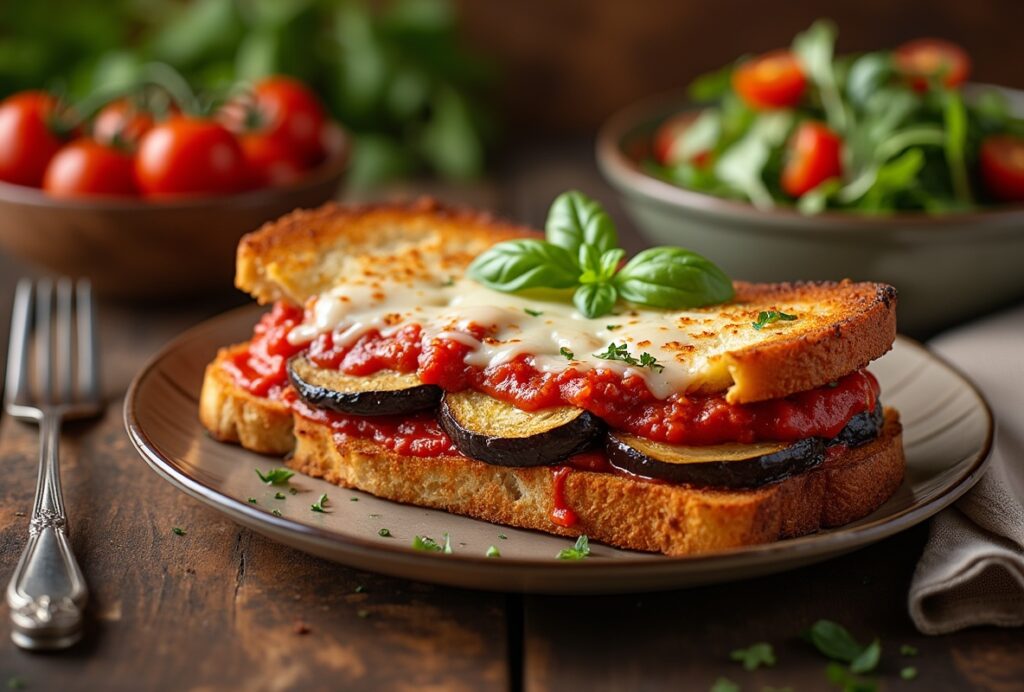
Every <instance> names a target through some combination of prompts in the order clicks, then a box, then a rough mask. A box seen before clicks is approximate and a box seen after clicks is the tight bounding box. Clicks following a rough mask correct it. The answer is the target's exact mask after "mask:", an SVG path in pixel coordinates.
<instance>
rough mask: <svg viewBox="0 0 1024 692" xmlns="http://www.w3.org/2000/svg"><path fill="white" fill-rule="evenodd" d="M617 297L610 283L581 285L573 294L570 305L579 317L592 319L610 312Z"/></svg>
mask: <svg viewBox="0 0 1024 692" xmlns="http://www.w3.org/2000/svg"><path fill="white" fill-rule="evenodd" d="M618 297H619V292H618V290H616V288H615V286H614V285H612V284H610V283H600V284H583V285H582V286H580V287H579V288H577V289H576V292H575V293H574V294H573V296H572V303H573V305H575V306H576V309H577V310H579V311H580V314H581V315H583V316H584V317H587V318H591V319H593V318H594V317H600V316H601V315H607V314H608V313H609V312H611V311H612V308H614V307H615V301H616V300H617V299H618Z"/></svg>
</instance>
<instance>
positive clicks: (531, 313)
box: [523, 308, 544, 317]
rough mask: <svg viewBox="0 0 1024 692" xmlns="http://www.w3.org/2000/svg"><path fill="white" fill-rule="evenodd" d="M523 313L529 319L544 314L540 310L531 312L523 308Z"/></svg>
mask: <svg viewBox="0 0 1024 692" xmlns="http://www.w3.org/2000/svg"><path fill="white" fill-rule="evenodd" d="M523 312H525V313H526V314H527V315H529V316H530V317H540V316H541V315H543V314H544V313H543V312H541V311H540V310H531V309H530V308H523Z"/></svg>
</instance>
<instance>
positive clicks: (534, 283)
mask: <svg viewBox="0 0 1024 692" xmlns="http://www.w3.org/2000/svg"><path fill="white" fill-rule="evenodd" d="M469 275H470V276H471V277H472V278H474V279H476V280H477V281H479V282H480V283H482V284H484V285H485V286H487V287H489V288H493V289H495V290H498V291H504V292H506V293H510V292H513V291H519V290H522V289H524V288H539V287H543V288H572V287H573V286H575V285H576V284H577V281H578V279H579V276H580V269H579V266H577V264H576V260H575V258H574V257H573V256H572V255H570V254H569V252H568V251H567V250H566V249H565V248H562V247H559V246H557V245H552V244H551V243H547V242H544V241H541V240H532V239H526V240H509V241H506V242H504V243H498V244H497V245H495V246H494V247H492V248H491V249H489V250H488V251H487V252H485V253H483V254H482V255H479V256H478V257H477V258H476V259H475V260H473V263H472V264H470V265H469Z"/></svg>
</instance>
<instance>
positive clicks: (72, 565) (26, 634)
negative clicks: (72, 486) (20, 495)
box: [7, 412, 88, 649]
mask: <svg viewBox="0 0 1024 692" xmlns="http://www.w3.org/2000/svg"><path fill="white" fill-rule="evenodd" d="M60 427H61V418H60V416H59V415H57V414H54V413H49V412H47V413H44V414H43V417H42V419H41V420H40V421H39V479H38V480H37V481H36V499H35V504H34V506H33V508H32V521H31V523H30V524H29V534H28V543H26V545H25V550H24V551H23V552H22V554H21V559H20V560H18V566H17V567H16V568H15V570H14V576H12V577H11V583H10V584H8V586H7V603H8V605H9V606H10V608H11V622H12V624H13V627H12V629H11V639H12V640H13V641H14V643H15V644H17V645H18V646H20V647H22V648H25V649H62V648H65V647H68V646H71V645H72V644H74V643H75V642H76V641H78V639H79V638H80V637H81V635H82V610H83V608H84V607H85V602H86V599H87V598H88V590H87V588H86V586H85V579H84V578H83V577H82V570H81V569H80V568H79V566H78V561H77V560H75V556H74V553H72V552H71V544H70V542H69V541H68V533H67V517H66V516H65V514H64V499H63V497H62V496H61V490H60V470H59V452H60Z"/></svg>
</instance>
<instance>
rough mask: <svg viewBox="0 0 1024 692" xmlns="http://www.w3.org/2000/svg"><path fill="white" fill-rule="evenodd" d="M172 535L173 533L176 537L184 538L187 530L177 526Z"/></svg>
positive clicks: (172, 530)
mask: <svg viewBox="0 0 1024 692" xmlns="http://www.w3.org/2000/svg"><path fill="white" fill-rule="evenodd" d="M171 533H173V534H174V535H175V536H184V535H185V533H186V532H185V529H183V528H181V527H180V526H175V527H174V528H172V529H171Z"/></svg>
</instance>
